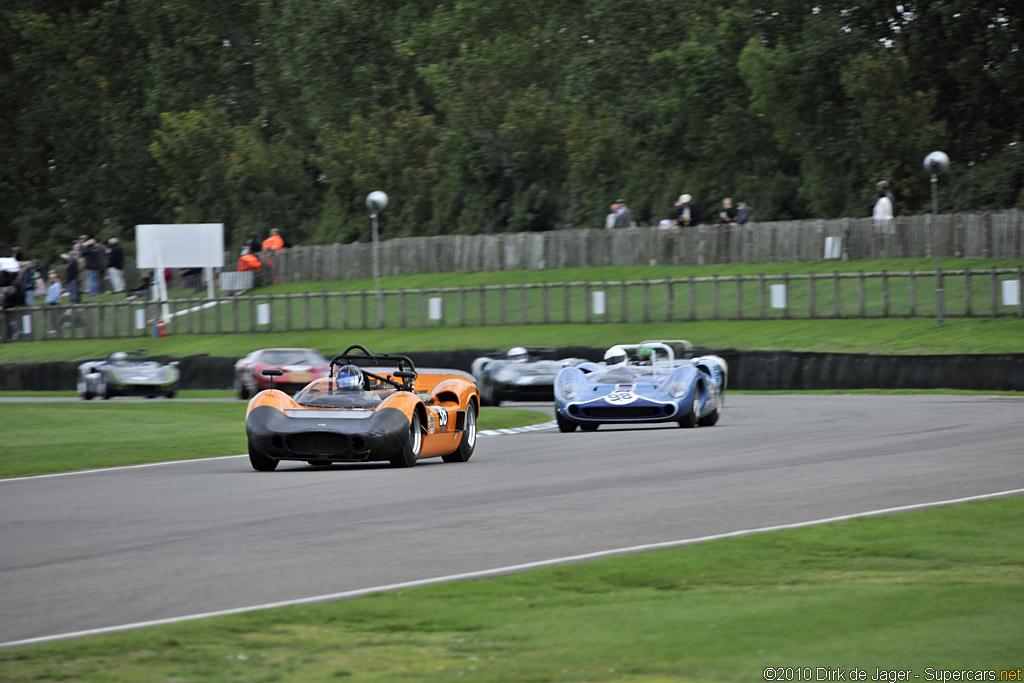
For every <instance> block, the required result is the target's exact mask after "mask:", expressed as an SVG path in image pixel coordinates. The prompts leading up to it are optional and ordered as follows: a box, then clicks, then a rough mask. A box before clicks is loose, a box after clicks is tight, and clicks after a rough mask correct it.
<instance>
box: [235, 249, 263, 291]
mask: <svg viewBox="0 0 1024 683" xmlns="http://www.w3.org/2000/svg"><path fill="white" fill-rule="evenodd" d="M237 270H238V272H239V273H244V272H246V271H252V283H253V286H254V287H255V286H256V285H257V284H258V283H259V280H260V271H261V270H263V264H262V263H260V258H259V256H257V255H256V254H254V253H252V252H251V251H249V250H248V249H242V255H241V256H239V257H238V267H237Z"/></svg>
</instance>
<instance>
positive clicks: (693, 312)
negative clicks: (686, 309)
mask: <svg viewBox="0 0 1024 683" xmlns="http://www.w3.org/2000/svg"><path fill="white" fill-rule="evenodd" d="M689 319H690V320H696V319H697V288H696V286H695V285H694V283H693V276H692V275H691V276H690V318H689Z"/></svg>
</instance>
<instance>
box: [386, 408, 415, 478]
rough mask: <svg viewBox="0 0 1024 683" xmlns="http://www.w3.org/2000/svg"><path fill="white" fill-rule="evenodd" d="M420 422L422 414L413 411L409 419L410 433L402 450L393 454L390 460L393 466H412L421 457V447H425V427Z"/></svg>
mask: <svg viewBox="0 0 1024 683" xmlns="http://www.w3.org/2000/svg"><path fill="white" fill-rule="evenodd" d="M421 424H422V423H421V422H420V414H419V413H418V412H416V411H413V413H412V419H410V420H409V435H408V437H407V438H406V439H405V443H404V444H403V445H402V450H400V451H399V452H397V453H395V454H394V455H392V456H391V458H390V459H389V461H388V462H390V463H391V466H392V467H412V466H413V465H415V464H416V461H417V460H418V459H419V457H420V449H421V448H422V447H423V427H422V426H421Z"/></svg>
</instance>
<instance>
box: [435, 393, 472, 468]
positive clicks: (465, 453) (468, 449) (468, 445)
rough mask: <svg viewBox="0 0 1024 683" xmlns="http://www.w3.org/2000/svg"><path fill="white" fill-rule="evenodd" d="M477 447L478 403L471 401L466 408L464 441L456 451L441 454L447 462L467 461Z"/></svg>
mask: <svg viewBox="0 0 1024 683" xmlns="http://www.w3.org/2000/svg"><path fill="white" fill-rule="evenodd" d="M475 448H476V403H474V402H473V401H470V402H469V408H467V410H466V428H465V430H463V432H462V441H460V442H459V448H458V450H456V451H455V452H454V453H451V454H449V455H444V456H441V459H442V460H444V461H445V462H466V461H467V460H469V458H470V456H472V455H473V450H474V449H475Z"/></svg>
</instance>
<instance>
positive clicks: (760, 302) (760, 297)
mask: <svg viewBox="0 0 1024 683" xmlns="http://www.w3.org/2000/svg"><path fill="white" fill-rule="evenodd" d="M757 311H758V317H759V319H760V320H764V318H765V309H764V273H761V274H759V275H758V276H757Z"/></svg>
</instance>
